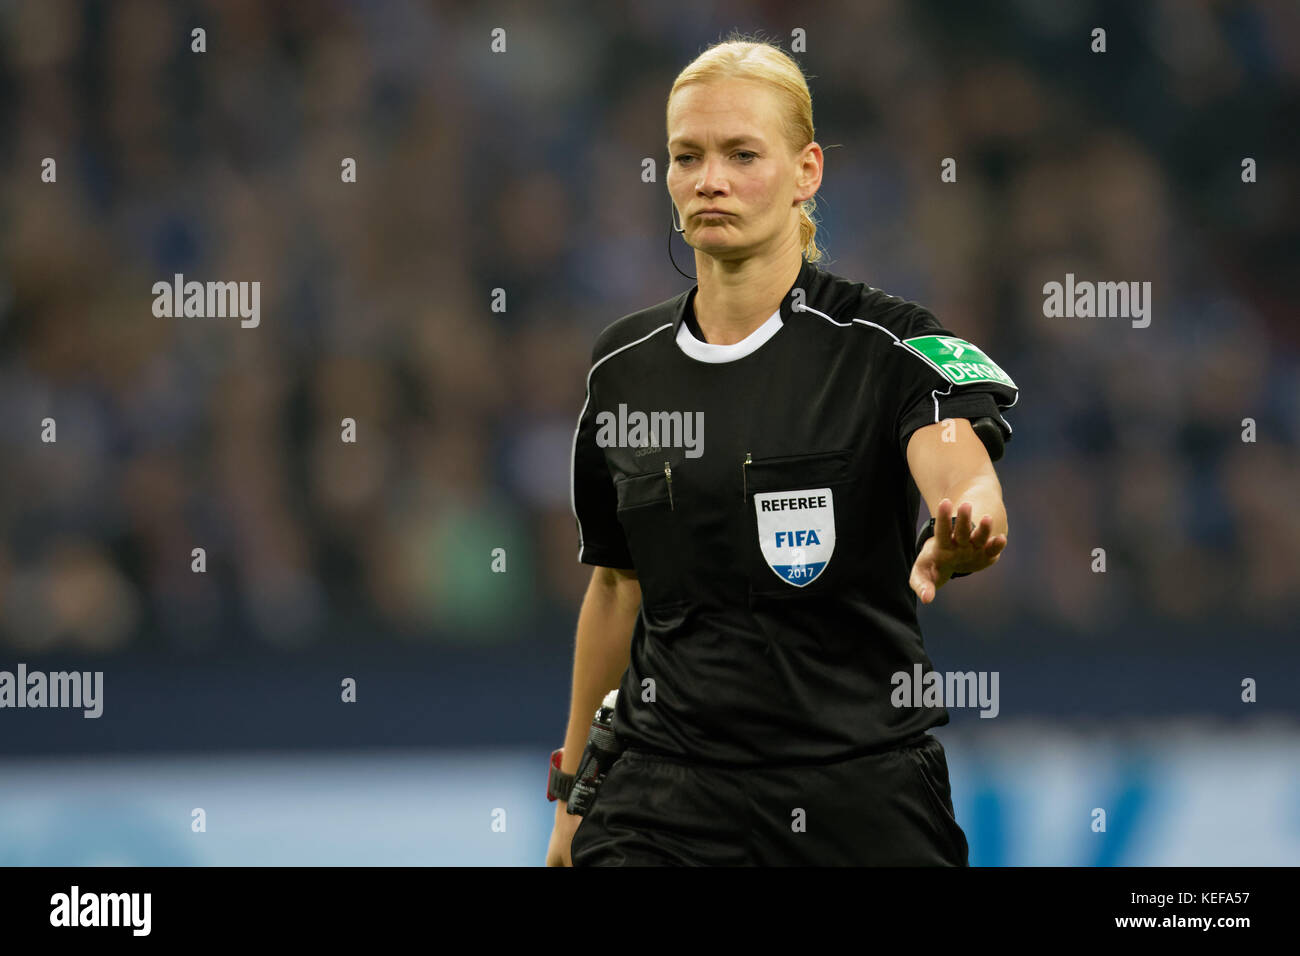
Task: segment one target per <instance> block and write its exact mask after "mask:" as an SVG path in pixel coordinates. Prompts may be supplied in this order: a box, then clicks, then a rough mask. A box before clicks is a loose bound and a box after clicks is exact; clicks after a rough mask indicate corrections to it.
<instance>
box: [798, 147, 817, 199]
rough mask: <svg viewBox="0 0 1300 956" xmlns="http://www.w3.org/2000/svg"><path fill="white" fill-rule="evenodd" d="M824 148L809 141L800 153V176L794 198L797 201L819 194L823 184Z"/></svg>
mask: <svg viewBox="0 0 1300 956" xmlns="http://www.w3.org/2000/svg"><path fill="white" fill-rule="evenodd" d="M823 162H824V157H823V156H822V148H821V146H819V145H818V144H817V143H815V142H813V143H809V144H808V145H807V146H805V147H804V148H803V151H802V152H801V153H800V154H799V160H798V163H799V177H798V180H797V181H796V183H795V193H794V198H795V201H796V202H807V201H808V200H809V199H812V197H813V196H815V195H817V190H818V189H820V188H821V185H822V164H823Z"/></svg>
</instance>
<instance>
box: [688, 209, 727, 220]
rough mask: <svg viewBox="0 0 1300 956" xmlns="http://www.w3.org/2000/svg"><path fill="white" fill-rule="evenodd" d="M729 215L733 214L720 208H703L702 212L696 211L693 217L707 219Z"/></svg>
mask: <svg viewBox="0 0 1300 956" xmlns="http://www.w3.org/2000/svg"><path fill="white" fill-rule="evenodd" d="M731 215H733V214H732V213H729V212H723V211H722V210H721V209H705V210H704V211H703V212H697V213H696V214H695V218H696V219H709V218H721V217H723V216H731Z"/></svg>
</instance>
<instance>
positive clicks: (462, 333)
mask: <svg viewBox="0 0 1300 956" xmlns="http://www.w3.org/2000/svg"><path fill="white" fill-rule="evenodd" d="M1058 6H1067V5H1054V4H1029V3H1022V4H1008V5H1005V8H1004V9H1002V10H1001V11H1000V12H999V13H998V14H996V15H994V14H989V13H981V14H979V15H978V16H976V15H975V14H974V13H972V12H970V11H968V10H967V8H966V5H963V4H959V3H953V4H941V3H936V2H931V3H912V2H904V0H873V2H867V3H863V2H855V0H844V2H836V3H826V4H817V5H815V6H813V7H809V8H803V7H801V8H799V9H798V10H797V11H795V12H789V11H788V10H786V9H784V8H782V7H781V6H780V5H773V4H761V3H754V4H740V3H733V4H724V5H704V6H703V7H700V6H698V5H693V4H690V3H684V2H668V3H662V4H628V5H625V6H624V5H603V4H592V5H590V6H582V5H578V4H554V5H530V4H522V3H504V4H483V5H478V6H475V7H472V8H471V7H470V6H468V5H466V6H464V7H462V5H459V4H452V3H435V4H426V3H415V2H396V0H393V2H374V3H370V2H360V0H356V2H333V3H325V2H322V3H310V4H309V3H287V2H286V3H263V2H255V0H242V2H231V0H223V2H221V3H216V2H211V3H197V2H196V3H189V4H179V5H178V4H174V3H171V2H168V0H114V2H111V3H109V2H93V3H92V2H80V0H42V2H24V3H17V4H9V5H5V6H3V7H0V39H2V42H3V61H2V62H0V69H2V74H0V117H2V119H3V127H2V128H3V131H4V132H3V135H0V169H2V170H3V176H2V177H0V217H2V218H3V222H4V229H3V231H2V232H0V461H2V465H0V651H2V652H3V653H0V658H5V657H13V656H14V655H23V654H37V653H43V652H47V651H57V650H91V649H95V650H101V651H105V652H110V651H124V650H128V649H136V650H141V649H144V650H147V649H150V648H153V649H155V650H158V651H172V650H175V651H180V652H185V651H196V652H198V651H202V652H213V653H220V652H224V651H225V650H227V649H234V648H240V647H242V648H254V649H256V648H260V647H265V646H276V647H283V648H298V647H309V646H316V645H317V644H318V643H319V642H328V641H335V642H337V641H351V642H358V641H395V642H402V641H405V642H413V643H419V644H439V643H460V644H483V643H489V642H502V643H505V642H515V641H529V640H559V641H568V640H569V639H570V637H571V627H572V624H573V621H574V620H575V616H576V610H577V606H578V602H579V601H580V599H581V595H582V593H583V589H584V587H585V584H586V580H587V577H588V574H589V569H587V568H584V567H583V566H581V565H579V564H578V563H577V560H576V554H577V535H576V529H575V527H574V521H573V517H572V513H571V511H570V503H569V455H570V447H571V441H572V434H573V428H574V424H575V421H576V417H577V414H578V411H579V408H580V407H581V404H582V400H583V389H584V381H585V376H586V372H587V368H588V365H589V362H590V353H591V345H592V343H593V341H594V338H595V336H596V334H597V333H598V332H599V331H600V330H601V329H602V328H603V327H604V326H606V325H607V324H609V323H610V322H612V321H614V320H615V319H617V318H618V317H619V316H621V315H624V314H627V313H629V312H632V311H635V310H637V309H640V308H643V307H646V306H648V305H651V304H654V303H656V302H659V301H661V300H663V299H666V298H668V297H670V296H672V295H675V294H677V293H678V292H680V291H683V290H684V289H686V288H688V287H689V281H688V280H686V279H684V278H682V277H681V276H679V275H678V274H677V272H676V271H675V270H674V269H673V268H672V266H671V265H670V263H669V261H668V256H667V254H666V248H665V247H666V242H667V239H666V236H667V233H668V228H669V206H668V200H667V192H666V189H665V187H664V185H663V183H662V181H660V182H656V183H645V182H643V181H642V178H641V161H642V159H643V158H644V157H651V158H653V159H655V161H656V163H658V164H659V167H660V169H661V170H662V168H663V167H662V164H663V161H664V157H665V150H664V105H665V97H666V95H667V92H668V89H669V87H670V85H671V82H672V80H673V78H674V76H675V75H676V72H677V71H678V70H679V69H681V68H682V67H683V66H685V65H686V63H687V62H689V60H690V59H691V58H692V57H693V56H694V55H696V54H697V53H698V52H700V51H701V50H702V49H703V47H704V46H705V45H707V44H708V43H710V42H713V41H715V40H717V39H720V38H721V37H723V36H725V34H726V33H727V32H728V31H729V30H730V29H731V28H732V27H740V28H742V29H759V28H763V29H765V30H766V31H767V35H769V36H771V37H773V38H779V40H780V42H781V45H782V47H783V48H784V49H786V50H787V51H789V49H790V44H789V31H790V30H792V29H795V28H802V29H803V30H804V31H805V32H806V37H807V46H808V51H807V52H806V53H799V54H797V56H796V58H797V59H798V60H799V61H800V63H801V65H802V66H803V68H804V70H805V72H806V73H807V74H809V75H810V85H811V88H812V91H813V102H814V110H815V114H814V115H815V120H816V123H817V129H818V141H819V142H820V143H821V144H822V145H823V147H824V149H825V156H826V173H825V180H824V185H823V187H822V191H821V193H820V195H819V197H818V200H819V204H818V213H817V215H818V219H819V221H820V223H821V228H820V230H819V234H818V235H819V239H820V240H821V242H822V244H823V247H824V248H826V249H827V251H828V258H827V259H826V261H825V262H823V263H822V265H823V267H824V268H827V269H829V270H830V271H832V272H836V273H839V274H841V275H846V276H849V277H851V278H854V279H859V280H861V281H864V282H867V283H868V284H870V285H873V286H876V287H879V288H882V289H885V290H886V291H889V292H893V293H895V294H898V295H902V296H904V297H906V298H908V299H912V300H915V301H917V302H920V303H922V304H923V305H925V306H927V307H928V308H929V309H931V311H933V312H934V313H935V315H936V316H938V318H939V319H940V321H941V322H942V323H943V324H944V325H945V326H946V327H947V328H949V329H950V330H952V331H953V332H955V333H956V334H959V335H961V336H963V337H965V338H967V339H970V340H972V341H974V342H975V343H976V344H978V345H980V346H981V347H982V348H983V349H984V350H985V351H986V352H988V353H989V354H990V355H991V356H992V357H993V358H994V359H995V360H996V361H998V362H999V364H1001V365H1002V366H1003V367H1004V368H1005V369H1006V370H1007V371H1008V372H1009V373H1010V374H1011V375H1012V377H1013V378H1014V379H1015V381H1016V382H1017V384H1018V385H1019V386H1020V388H1021V399H1020V401H1019V403H1018V404H1017V406H1016V407H1015V408H1013V409H1011V410H1010V411H1009V412H1007V415H1006V417H1007V419H1008V421H1009V422H1010V423H1011V425H1012V427H1013V428H1014V430H1015V434H1014V437H1013V439H1012V441H1011V442H1010V443H1009V445H1008V446H1007V453H1006V456H1005V458H1004V459H1003V460H1002V461H1001V462H1000V463H999V465H998V471H999V475H1000V477H1001V480H1002V484H1003V488H1004V493H1005V497H1006V502H1007V509H1008V514H1009V520H1010V535H1009V545H1008V549H1007V551H1006V553H1005V556H1004V558H1003V559H1002V560H1001V561H1000V562H999V564H998V565H997V567H995V568H994V569H992V570H991V571H989V572H988V573H985V574H981V575H979V576H977V577H973V578H971V579H969V580H968V581H961V582H957V583H955V584H954V585H953V586H952V587H951V588H945V589H944V590H943V591H941V593H940V599H939V601H938V602H937V604H936V605H935V606H934V608H933V609H927V610H926V611H925V612H924V613H925V614H927V615H931V618H932V619H935V617H936V616H937V618H938V619H943V618H945V616H946V617H947V619H949V620H951V621H953V622H957V621H960V623H961V625H962V626H963V627H966V628H968V629H970V630H971V631H972V632H974V633H975V634H977V635H979V636H981V637H982V638H985V639H988V640H1004V641H1011V640H1013V639H1014V638H1015V637H1016V635H1018V634H1020V633H1022V632H1023V630H1024V629H1025V628H1027V627H1030V626H1032V627H1034V628H1036V629H1040V633H1041V629H1042V628H1045V627H1046V628H1053V629H1056V630H1058V631H1059V632H1060V633H1073V634H1079V635H1084V636H1088V637H1100V636H1104V635H1113V634H1124V635H1128V636H1131V638H1132V639H1133V640H1139V641H1140V640H1151V641H1154V640H1157V639H1158V635H1159V633H1161V631H1160V629H1161V628H1166V629H1167V632H1168V633H1177V632H1178V630H1179V629H1181V628H1184V627H1189V626H1192V625H1194V624H1195V623H1197V622H1200V621H1204V620H1208V619H1213V618H1219V619H1222V620H1227V621H1233V622H1236V623H1237V624H1239V625H1241V627H1242V628H1243V632H1242V634H1241V635H1240V638H1241V639H1249V636H1250V634H1253V633H1263V632H1265V631H1267V630H1268V629H1270V628H1273V629H1282V628H1289V627H1291V625H1290V623H1289V622H1290V621H1291V620H1292V617H1291V615H1293V614H1294V613H1295V611H1296V610H1297V605H1298V604H1300V509H1296V508H1295V507H1294V506H1293V503H1292V502H1291V501H1290V498H1291V497H1293V495H1294V491H1295V489H1296V487H1297V486H1298V484H1300V483H1298V482H1297V477H1300V461H1298V459H1297V455H1298V452H1297V449H1298V447H1300V388H1298V384H1300V375H1298V369H1297V353H1298V352H1300V336H1298V335H1297V331H1296V319H1297V314H1298V312H1297V297H1296V292H1295V289H1294V280H1295V276H1296V274H1297V273H1296V269H1295V265H1296V260H1295V256H1294V252H1295V248H1296V245H1295V240H1296V238H1297V237H1296V235H1295V233H1296V229H1297V225H1296V224H1297V221H1298V217H1297V216H1296V215H1295V207H1296V202H1295V200H1296V198H1297V196H1300V178H1298V175H1300V174H1298V173H1297V167H1296V163H1295V155H1296V154H1295V152H1294V142H1293V141H1291V142H1288V140H1287V138H1286V137H1287V136H1288V135H1291V136H1293V135H1294V130H1295V129H1296V128H1297V123H1296V116H1295V115H1294V114H1293V113H1292V114H1291V115H1289V117H1288V116H1287V115H1286V114H1285V113H1284V112H1283V111H1284V110H1285V108H1286V106H1287V104H1294V103H1295V102H1296V101H1297V93H1298V92H1300V11H1298V8H1297V7H1296V6H1295V5H1294V3H1292V2H1290V0H1276V2H1258V3H1238V4H1219V3H1212V2H1176V3H1175V2H1173V0H1165V2H1159V3H1152V4H1139V5H1132V6H1131V7H1130V5H1123V4H1108V3H1087V2H1084V3H1076V4H1070V5H1068V6H1069V7H1071V8H1073V9H1072V10H1070V11H1065V10H1061V9H1055V8H1056V7H1058ZM1098 25H1100V26H1104V27H1106V28H1107V30H1108V50H1107V52H1106V53H1105V54H1095V53H1091V52H1089V45H1090V42H1091V41H1090V37H1089V34H1090V31H1091V29H1092V28H1093V27H1094V26H1098ZM196 27H202V28H203V29H204V30H205V31H206V34H205V43H206V50H205V52H193V51H192V49H191V46H192V43H193V38H192V33H191V31H192V30H193V29H194V28H196ZM498 27H499V28H502V29H504V31H505V34H504V39H505V44H506V47H505V50H504V52H493V50H492V31H493V30H494V29H495V28H498ZM1287 130H1290V133H1289V134H1288V133H1287ZM1288 146H1289V147H1290V152H1288V151H1287V148H1288ZM1246 156H1252V157H1254V158H1255V159H1256V160H1257V163H1258V182H1255V183H1252V184H1246V183H1243V182H1242V181H1241V161H1242V159H1243V157H1246ZM47 157H49V158H53V159H54V160H55V161H56V163H57V166H56V169H57V179H56V181H55V182H43V181H42V178H41V173H42V161H43V160H44V159H45V158H47ZM945 157H952V158H955V159H956V161H957V174H958V176H957V182H956V183H942V182H940V178H939V172H940V162H941V160H942V159H943V158H945ZM345 158H352V159H355V161H356V169H357V181H356V182H355V183H345V182H343V181H342V179H341V175H340V173H341V168H342V165H341V164H342V163H343V161H344V159H345ZM674 243H675V250H674V251H675V254H676V257H677V262H678V263H679V265H681V266H682V267H683V268H684V269H685V270H686V271H687V272H688V273H692V274H693V272H694V262H693V257H692V254H691V250H690V249H689V248H687V247H686V246H684V245H682V244H681V243H680V240H678V239H674ZM177 273H180V274H183V275H184V276H185V278H186V279H187V280H199V281H209V280H221V281H254V280H256V281H260V283H261V311H262V317H261V322H260V325H259V326H258V327H257V328H249V329H245V328H241V326H240V323H239V321H238V319H229V318H227V319H222V318H193V317H191V318H169V319H164V318H157V317H155V316H154V315H153V312H152V303H153V294H152V292H151V289H152V286H153V283H155V282H157V281H171V279H172V277H173V276H174V275H175V274H177ZM1067 273H1073V274H1074V275H1075V276H1076V278H1077V279H1080V280H1084V279H1087V280H1094V281H1139V282H1142V281H1149V282H1150V283H1151V286H1152V290H1153V304H1152V321H1151V323H1150V326H1149V327H1147V328H1134V327H1132V326H1131V324H1130V322H1129V321H1127V320H1125V319H1121V318H1082V319H1081V318H1074V319H1067V318H1047V317H1045V316H1044V315H1043V288H1042V287H1043V285H1044V283H1047V282H1051V281H1057V282H1063V281H1064V280H1065V276H1066V274H1067ZM498 290H500V291H498ZM47 418H48V419H53V420H54V423H55V428H56V438H57V440H55V441H52V442H51V441H44V440H42V436H43V432H44V431H45V430H46V429H45V426H44V425H43V424H42V423H43V421H44V420H45V419H47ZM344 418H352V419H354V420H355V422H356V441H355V442H353V443H348V442H344V441H342V440H341V434H342V425H341V423H342V420H343V419H344ZM1245 419H1250V420H1252V421H1253V423H1254V426H1253V432H1254V441H1253V442H1246V441H1243V438H1242V436H1243V432H1244V431H1245V430H1246V427H1247V426H1246V425H1244V424H1243V421H1244V420H1245ZM921 517H922V518H923V517H924V506H923V513H922V516H921ZM200 548H201V549H203V553H202V556H201V558H199V557H196V552H195V549H200ZM498 549H500V550H498ZM1097 549H1102V550H1103V551H1104V561H1105V568H1106V571H1105V573H1104V574H1102V573H1097V572H1096V571H1095V570H1094V567H1095V566H1096V563H1097V561H1098V560H1099V554H1100V552H1098V551H1097ZM198 560H203V561H204V562H205V568H206V570H205V571H204V573H195V571H194V570H193V569H194V567H195V566H196V565H195V562H196V561H198ZM501 562H504V568H505V570H504V572H503V573H502V572H500V571H494V570H493V567H494V563H495V564H496V566H497V567H498V568H500V567H501V566H502V565H501ZM927 626H929V625H927ZM936 626H937V625H936Z"/></svg>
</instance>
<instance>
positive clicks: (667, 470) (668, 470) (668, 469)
mask: <svg viewBox="0 0 1300 956" xmlns="http://www.w3.org/2000/svg"><path fill="white" fill-rule="evenodd" d="M664 479H665V480H666V481H667V482H668V510H669V511H676V510H677V508H676V506H674V505H673V469H672V465H670V464H669V463H668V462H664Z"/></svg>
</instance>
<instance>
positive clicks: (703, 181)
mask: <svg viewBox="0 0 1300 956" xmlns="http://www.w3.org/2000/svg"><path fill="white" fill-rule="evenodd" d="M720 166H721V163H720V161H719V160H718V159H716V158H713V159H704V160H701V161H700V178H699V179H698V180H697V181H696V183H695V191H696V192H697V193H699V194H700V195H704V196H714V195H717V194H718V193H719V192H722V191H724V190H725V183H723V182H722V180H721V178H720V176H719V175H718V170H719V169H720Z"/></svg>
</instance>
